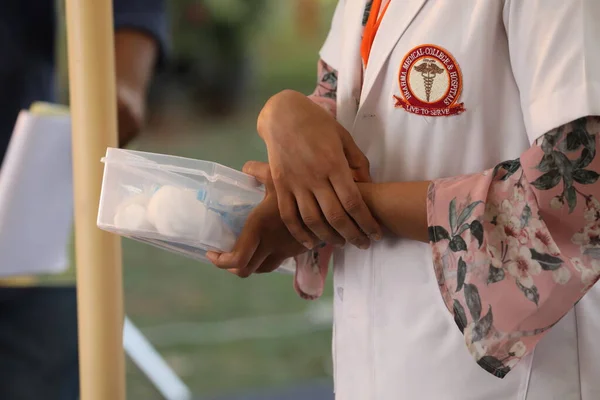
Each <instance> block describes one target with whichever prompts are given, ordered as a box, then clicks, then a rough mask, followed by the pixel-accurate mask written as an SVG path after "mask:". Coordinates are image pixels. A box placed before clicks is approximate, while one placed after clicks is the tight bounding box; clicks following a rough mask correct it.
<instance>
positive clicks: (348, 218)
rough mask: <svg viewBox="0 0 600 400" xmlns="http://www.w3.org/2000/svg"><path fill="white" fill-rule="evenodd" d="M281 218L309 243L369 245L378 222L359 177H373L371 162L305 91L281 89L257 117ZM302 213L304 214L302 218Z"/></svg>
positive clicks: (310, 245)
mask: <svg viewBox="0 0 600 400" xmlns="http://www.w3.org/2000/svg"><path fill="white" fill-rule="evenodd" d="M257 129H258V133H259V135H260V136H261V137H262V139H263V140H264V141H265V143H266V145H267V151H268V155H269V165H270V168H271V174H272V176H273V181H274V186H275V189H276V191H277V198H278V204H279V210H280V213H281V218H282V220H283V221H284V223H285V225H286V226H287V228H288V229H289V231H290V233H291V234H292V235H293V236H294V237H295V238H296V239H297V240H298V241H299V242H300V243H302V244H304V246H305V247H307V248H313V247H315V246H316V245H317V244H318V243H319V242H326V243H329V244H333V245H338V246H341V245H344V244H345V242H346V241H348V242H350V243H352V244H353V245H355V246H357V247H359V248H361V249H367V248H368V247H369V246H370V242H371V239H372V240H379V239H380V238H381V229H380V227H379V224H378V223H377V221H375V219H374V218H373V216H372V215H371V212H370V211H369V209H368V208H367V206H366V204H365V202H364V201H363V199H362V197H361V195H360V192H359V190H358V188H357V185H356V182H355V181H357V182H370V181H371V177H370V175H369V161H368V160H367V158H366V157H365V155H364V154H363V153H362V152H361V151H360V149H359V148H358V146H357V145H356V143H355V142H354V140H353V139H352V137H351V136H350V133H349V132H348V131H347V130H346V129H344V128H343V127H342V126H341V125H340V124H339V123H338V122H337V121H336V120H335V119H334V118H333V117H332V116H330V115H329V114H328V113H327V112H326V111H324V110H323V109H322V108H321V107H320V106H318V105H316V104H314V103H313V102H312V101H311V100H310V99H308V98H307V97H306V96H304V95H302V94H300V93H297V92H293V91H283V92H281V93H279V94H277V95H275V96H273V97H272V98H271V99H270V100H269V101H268V102H267V104H266V105H265V107H264V108H263V110H262V111H261V113H260V115H259V117H258V126H257ZM300 218H301V219H300Z"/></svg>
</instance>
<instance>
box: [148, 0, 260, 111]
mask: <svg viewBox="0 0 600 400" xmlns="http://www.w3.org/2000/svg"><path fill="white" fill-rule="evenodd" d="M169 7H170V10H171V12H172V17H171V18H172V20H173V21H177V22H176V23H173V28H172V37H173V39H172V42H173V45H172V54H171V57H170V62H169V65H167V66H166V68H165V69H164V70H163V71H161V73H160V75H159V76H157V79H156V81H155V83H154V84H153V85H152V87H151V92H150V95H151V97H150V107H151V115H150V117H151V118H152V117H153V115H152V114H153V113H152V111H153V110H154V108H155V107H156V108H157V109H158V110H157V111H158V112H162V111H163V110H165V107H164V104H162V103H165V102H166V103H173V102H178V104H177V107H189V105H188V104H191V106H192V107H193V110H191V111H192V114H194V115H197V114H199V113H202V114H203V116H206V117H208V118H221V117H225V116H230V115H232V114H233V113H234V112H235V111H237V110H238V106H239V105H240V104H241V102H242V100H243V98H244V95H245V94H246V91H247V89H248V87H249V83H250V80H251V73H252V60H251V54H250V46H249V44H250V43H249V42H250V40H249V39H250V38H251V37H252V35H251V33H252V29H253V28H254V27H256V26H258V22H259V21H260V18H261V15H262V14H264V10H265V8H266V0H227V1H224V0H171V1H170V2H169ZM182 100H183V101H182ZM169 106H171V104H169Z"/></svg>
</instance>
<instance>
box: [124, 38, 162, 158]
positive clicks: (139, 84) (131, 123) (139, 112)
mask: <svg viewBox="0 0 600 400" xmlns="http://www.w3.org/2000/svg"><path fill="white" fill-rule="evenodd" d="M157 53H158V46H157V44H156V41H155V40H154V39H152V38H151V37H150V36H148V35H146V34H144V33H142V32H139V31H135V30H130V29H121V30H119V31H117V32H116V33H115V66H116V81H117V118H118V123H119V146H124V145H126V144H127V143H128V142H129V141H131V139H133V138H134V137H135V136H136V135H137V134H138V132H139V131H140V129H141V128H142V125H143V123H144V116H145V106H146V92H147V89H148V85H149V82H150V78H151V76H152V71H153V69H154V66H155V63H156V57H157Z"/></svg>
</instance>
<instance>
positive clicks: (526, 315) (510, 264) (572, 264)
mask: <svg viewBox="0 0 600 400" xmlns="http://www.w3.org/2000/svg"><path fill="white" fill-rule="evenodd" d="M599 121H600V119H599V118H598V117H588V118H582V119H579V120H577V121H574V122H572V123H569V124H567V125H564V126H562V127H560V128H558V129H556V130H553V131H551V132H549V133H547V134H545V135H544V136H543V137H541V138H540V139H539V140H538V142H536V143H535V144H534V145H533V146H532V147H531V148H530V149H529V150H527V151H526V152H525V153H524V154H523V155H522V156H521V158H520V159H517V160H512V161H506V162H503V163H501V164H499V165H497V166H496V168H494V169H493V170H488V171H485V172H483V173H481V174H475V175H469V176H461V177H455V178H449V179H440V180H436V181H434V182H433V183H432V184H431V186H430V189H429V196H428V225H429V238H430V242H431V245H432V250H433V263H434V268H435V272H436V276H437V280H438V284H439V287H440V291H441V293H442V296H443V299H444V302H445V304H446V306H447V307H448V310H449V311H450V312H451V313H452V314H453V315H454V320H455V322H456V324H457V325H458V328H459V329H460V330H461V331H462V332H463V334H464V338H465V342H466V345H467V347H468V349H469V351H470V352H471V354H472V355H473V357H474V358H475V360H476V361H477V363H478V364H479V365H480V366H481V367H482V368H484V369H485V370H487V371H488V372H490V373H492V374H494V375H495V376H498V377H501V378H502V377H504V376H505V375H506V374H507V373H508V372H510V370H511V368H513V367H514V366H515V365H516V364H517V363H518V362H519V360H520V359H521V358H522V357H524V356H525V355H526V354H527V353H529V352H530V351H531V350H532V349H533V348H534V347H535V345H536V344H537V343H538V342H539V341H540V339H541V338H542V337H543V336H544V335H545V333H546V332H547V331H548V330H549V329H551V328H552V326H554V325H555V324H556V323H557V322H558V321H559V320H560V319H561V318H562V317H563V316H564V315H565V314H566V313H567V312H568V311H569V310H570V309H571V308H572V307H573V306H574V305H575V304H576V303H577V302H578V301H579V300H580V299H581V298H582V297H583V295H584V294H585V293H586V292H587V291H588V290H589V289H590V288H591V287H592V286H593V285H594V283H595V282H596V281H598V279H599V277H600V202H599V201H598V199H599V198H600V185H599V182H598V177H599V176H600V175H599V174H598V172H599V171H600V158H598V157H596V149H597V148H598V146H597V144H598V140H599V139H598V138H599V135H598V131H599V130H600V129H599V127H600V123H599Z"/></svg>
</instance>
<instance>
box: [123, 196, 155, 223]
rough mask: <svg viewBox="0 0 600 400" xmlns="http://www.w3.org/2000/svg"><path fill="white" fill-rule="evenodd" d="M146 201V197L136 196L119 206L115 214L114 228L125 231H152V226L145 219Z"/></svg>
mask: <svg viewBox="0 0 600 400" xmlns="http://www.w3.org/2000/svg"><path fill="white" fill-rule="evenodd" d="M148 200H149V198H148V196H145V195H138V196H133V197H130V198H128V199H126V200H125V201H124V202H123V203H121V204H119V206H118V207H117V212H116V213H115V219H114V224H115V227H116V228H117V229H123V230H127V231H147V230H152V229H153V228H152V225H151V224H150V222H149V221H148V219H147V218H146V205H147V204H148Z"/></svg>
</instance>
